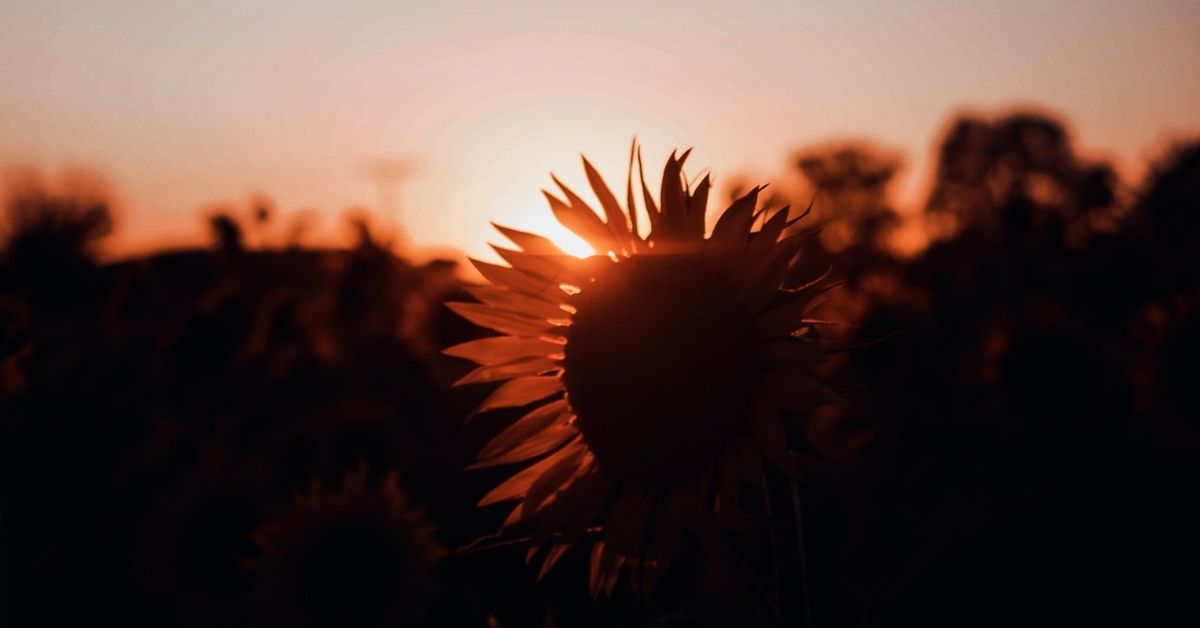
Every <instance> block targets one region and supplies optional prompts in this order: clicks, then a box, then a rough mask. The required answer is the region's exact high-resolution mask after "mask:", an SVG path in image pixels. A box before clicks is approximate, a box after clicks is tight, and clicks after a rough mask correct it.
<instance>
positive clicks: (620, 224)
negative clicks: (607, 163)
mask: <svg viewBox="0 0 1200 628" xmlns="http://www.w3.org/2000/svg"><path fill="white" fill-rule="evenodd" d="M581 157H582V156H581ZM583 171H584V172H585V173H586V174H587V180H588V184H589V185H591V186H592V192H593V193H595V194H596V199H597V200H599V201H600V207H602V208H604V220H605V221H606V222H607V223H608V228H609V230H610V231H612V234H613V237H614V238H617V239H618V241H621V242H624V241H627V240H628V239H629V223H628V221H627V220H626V217H625V211H624V210H622V209H621V205H620V204H619V203H617V197H616V196H613V193H612V190H610V189H608V185H607V184H605V183H604V178H603V177H601V176H600V173H599V172H597V171H596V168H595V167H594V166H592V163H591V162H589V161H588V160H587V157H583Z"/></svg>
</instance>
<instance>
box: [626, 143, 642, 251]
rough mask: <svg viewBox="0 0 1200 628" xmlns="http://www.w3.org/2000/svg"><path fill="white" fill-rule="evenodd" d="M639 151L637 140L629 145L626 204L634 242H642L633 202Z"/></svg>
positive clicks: (635, 206) (635, 205)
mask: <svg viewBox="0 0 1200 628" xmlns="http://www.w3.org/2000/svg"><path fill="white" fill-rule="evenodd" d="M636 150H637V138H636V137H635V138H633V142H631V143H630V144H629V170H628V171H627V172H626V173H625V204H626V205H627V206H628V207H629V234H630V235H632V236H633V239H634V240H638V241H640V240H641V236H640V235H639V234H638V216H637V215H638V212H637V204H636V203H635V202H634V200H633V154H634V151H636Z"/></svg>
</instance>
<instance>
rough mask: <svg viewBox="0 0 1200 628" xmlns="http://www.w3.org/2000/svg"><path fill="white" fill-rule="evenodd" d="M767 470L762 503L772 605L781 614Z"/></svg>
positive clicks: (777, 546)
mask: <svg viewBox="0 0 1200 628" xmlns="http://www.w3.org/2000/svg"><path fill="white" fill-rule="evenodd" d="M768 479H769V478H768V477H767V472H766V470H765V469H764V470H763V474H762V487H763V505H764V506H765V508H766V511H767V536H768V538H769V539H770V543H771V583H772V606H773V607H774V609H773V610H774V612H775V615H776V616H779V615H781V614H782V609H783V599H782V596H781V594H780V586H779V540H778V539H776V538H775V511H774V509H773V508H772V507H771V484H770V482H768Z"/></svg>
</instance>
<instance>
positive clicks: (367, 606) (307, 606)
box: [244, 467, 445, 626]
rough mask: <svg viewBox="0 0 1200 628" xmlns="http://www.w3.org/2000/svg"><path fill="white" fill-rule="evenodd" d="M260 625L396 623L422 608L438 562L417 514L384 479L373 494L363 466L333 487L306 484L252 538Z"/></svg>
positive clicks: (250, 563)
mask: <svg viewBox="0 0 1200 628" xmlns="http://www.w3.org/2000/svg"><path fill="white" fill-rule="evenodd" d="M253 539H254V542H255V544H256V545H257V546H258V549H259V552H260V555H259V556H258V557H256V558H253V559H250V560H246V561H244V564H245V566H246V568H247V569H248V570H249V571H250V572H251V574H252V575H253V576H254V581H255V586H254V591H253V596H252V597H253V601H254V602H255V603H256V606H257V608H258V622H257V624H256V625H261V626H395V625H401V624H403V623H404V622H405V621H409V620H412V619H414V618H416V617H418V616H419V615H420V613H421V612H422V611H423V602H424V601H425V598H427V597H428V596H429V595H430V594H432V593H433V592H434V591H435V588H436V587H435V583H434V581H433V579H432V576H431V571H432V570H433V568H434V567H435V566H436V565H437V564H438V562H439V561H440V560H441V559H442V557H443V556H444V555H445V550H444V549H443V548H442V547H441V546H439V545H438V544H437V543H436V542H435V541H434V539H433V528H432V526H431V525H429V524H428V523H425V522H424V520H423V518H422V513H421V512H420V511H418V510H414V509H412V508H410V507H409V506H408V504H407V500H406V499H405V497H404V494H403V493H402V492H401V490H400V487H399V485H398V483H397V477H396V474H395V473H394V472H393V473H389V474H388V475H386V476H384V477H383V478H381V479H380V481H379V483H378V484H377V485H376V486H375V487H374V488H372V487H371V486H370V485H369V484H368V481H367V473H366V468H365V467H360V468H359V469H358V470H357V471H355V472H347V473H346V475H345V476H344V478H343V480H342V484H341V486H340V487H339V488H337V489H335V490H331V489H328V488H326V487H324V486H323V485H321V484H320V483H317V482H314V483H313V485H312V487H311V488H310V489H309V491H308V492H307V493H306V494H304V495H301V496H298V497H297V498H296V501H295V503H294V504H293V506H292V508H291V509H290V510H289V511H288V512H286V513H285V514H284V515H283V516H281V517H279V518H278V519H275V520H274V521H271V522H268V523H266V524H264V525H262V526H261V527H259V529H258V530H256V531H255V532H254V534H253Z"/></svg>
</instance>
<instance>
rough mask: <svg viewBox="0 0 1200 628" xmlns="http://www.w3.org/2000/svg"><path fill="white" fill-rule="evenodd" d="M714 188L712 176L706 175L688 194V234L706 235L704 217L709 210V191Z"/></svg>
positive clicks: (696, 236)
mask: <svg viewBox="0 0 1200 628" xmlns="http://www.w3.org/2000/svg"><path fill="white" fill-rule="evenodd" d="M711 188H712V177H710V176H709V175H707V174H706V175H704V178H703V179H701V180H700V183H699V184H697V185H696V189H694V190H692V191H691V192H690V193H689V194H688V195H687V208H688V210H687V214H688V225H687V227H688V236H690V237H694V238H703V237H704V218H705V214H706V213H707V211H708V192H709V190H710V189H711Z"/></svg>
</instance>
